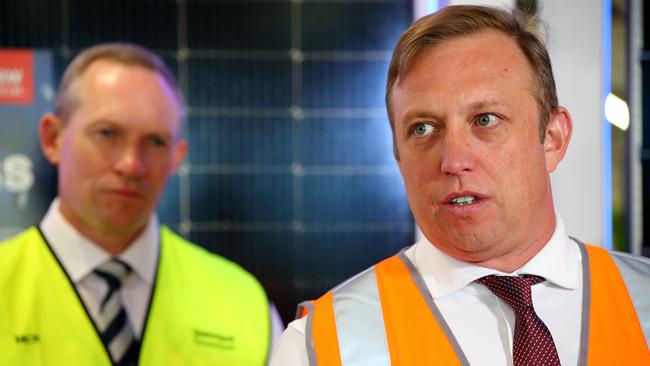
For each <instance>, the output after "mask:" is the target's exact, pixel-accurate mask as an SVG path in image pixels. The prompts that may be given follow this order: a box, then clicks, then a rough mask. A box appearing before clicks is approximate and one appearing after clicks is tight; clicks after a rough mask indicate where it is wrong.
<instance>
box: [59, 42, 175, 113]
mask: <svg viewBox="0 0 650 366" xmlns="http://www.w3.org/2000/svg"><path fill="white" fill-rule="evenodd" d="M99 60H108V61H112V62H116V63H120V64H123V65H127V66H138V67H143V68H145V69H147V70H151V71H153V72H155V73H157V74H160V75H161V76H162V77H163V78H164V80H165V81H166V82H167V84H168V85H169V87H170V88H171V89H172V90H173V91H174V95H175V96H176V99H177V100H178V103H179V106H180V107H181V111H182V113H184V112H183V111H184V104H183V97H182V95H181V92H180V90H179V89H178V85H177V84H176V79H175V78H174V75H173V74H172V73H171V71H170V70H169V68H168V67H167V65H166V64H165V62H164V61H163V60H162V59H161V58H160V57H159V56H158V55H156V54H155V53H153V52H152V51H150V50H148V49H146V48H144V47H141V46H138V45H136V44H132V43H126V42H115V43H102V44H98V45H96V46H93V47H90V48H87V49H85V50H84V51H82V52H81V53H79V54H78V55H77V56H76V57H75V58H74V59H73V60H72V62H70V64H69V65H68V67H67V68H66V69H65V72H64V73H63V77H61V82H60V84H59V90H58V92H57V96H56V106H55V113H56V114H57V115H58V116H59V117H61V119H62V121H63V123H64V125H65V124H66V123H67V121H68V120H69V118H70V116H71V115H72V113H73V112H74V110H75V109H76V108H77V107H78V105H79V98H78V96H77V95H75V93H74V92H72V90H71V89H70V87H71V86H72V84H73V83H74V82H75V80H77V79H79V78H80V77H81V76H83V74H84V73H85V72H86V70H87V69H88V67H90V65H91V64H92V63H93V62H95V61H99Z"/></svg>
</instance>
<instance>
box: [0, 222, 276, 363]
mask: <svg viewBox="0 0 650 366" xmlns="http://www.w3.org/2000/svg"><path fill="white" fill-rule="evenodd" d="M160 238H161V240H160V241H161V242H160V254H159V258H158V259H159V260H158V268H157V273H156V280H155V284H154V288H153V290H152V295H151V296H152V299H151V302H150V305H149V310H148V314H147V317H146V321H145V327H144V330H143V336H142V340H141V351H140V356H139V363H138V364H139V365H145V366H146V365H156V366H158V365H170V366H171V365H224V366H230V365H232V366H239V365H241V366H249V365H259V366H262V365H264V364H265V362H266V358H267V355H268V353H269V344H270V314H269V303H268V300H267V298H266V294H265V292H264V290H263V289H262V287H261V286H260V284H259V283H258V282H257V280H256V279H255V278H254V277H253V276H252V275H250V274H249V273H248V272H246V271H245V270H243V269H242V268H240V267H239V266H238V265H236V264H234V263H232V262H230V261H228V260H226V259H224V258H221V257H219V256H216V255H212V254H210V253H208V252H207V251H205V250H203V249H202V248H199V247H197V246H195V245H192V244H190V243H188V242H186V241H185V240H183V239H182V238H180V237H179V236H177V235H176V234H174V233H173V232H172V231H171V230H169V229H167V228H165V227H162V228H161V233H160ZM111 364H112V362H111V360H110V356H109V354H108V351H107V349H106V346H105V345H104V344H103V343H102V341H101V338H100V335H99V333H98V331H97V329H96V327H95V325H94V323H93V321H92V320H91V317H90V316H89V315H88V313H87V311H86V309H85V307H84V305H83V303H82V301H81V299H80V297H79V295H78V293H77V291H76V290H75V288H74V285H73V284H72V282H71V281H70V279H69V277H68V276H67V274H66V273H65V271H64V270H63V269H62V267H61V265H60V263H59V262H58V260H57V258H56V256H55V255H54V254H53V252H52V251H51V249H50V247H49V245H48V244H47V243H46V241H45V239H44V238H43V236H42V234H41V233H40V231H39V229H38V228H36V227H32V228H29V229H27V230H26V231H24V232H22V233H20V234H18V235H17V236H15V237H13V238H10V239H9V240H7V241H6V242H4V243H1V244H0V366H14V365H20V366H23V365H25V366H38V365H93V366H101V365H111Z"/></svg>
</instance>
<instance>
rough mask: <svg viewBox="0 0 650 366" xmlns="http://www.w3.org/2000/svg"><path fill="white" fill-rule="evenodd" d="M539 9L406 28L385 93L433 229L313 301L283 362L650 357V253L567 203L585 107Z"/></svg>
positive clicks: (325, 364) (415, 191) (448, 15)
mask: <svg viewBox="0 0 650 366" xmlns="http://www.w3.org/2000/svg"><path fill="white" fill-rule="evenodd" d="M533 25H534V24H533V21H532V20H531V19H530V18H526V17H524V16H523V15H519V14H514V13H513V14H511V13H508V12H507V11H504V10H500V9H495V8H489V7H480V6H450V7H446V8H444V9H443V10H441V11H439V12H437V13H435V14H432V15H430V16H427V17H424V18H422V19H420V20H418V21H417V22H415V23H414V24H413V25H411V27H410V28H409V29H408V30H406V32H405V33H404V34H403V35H402V37H401V39H400V40H399V42H398V44H397V46H396V47H395V50H394V52H393V57H392V61H391V65H390V68H389V70H388V83H387V88H386V104H387V109H388V115H389V118H390V121H391V127H392V129H393V139H394V151H395V157H396V159H397V163H398V165H399V168H400V171H401V174H402V177H403V179H404V183H405V186H406V191H407V195H408V199H409V203H410V206H411V209H412V211H413V215H414V216H415V220H416V221H417V223H418V225H419V227H420V228H421V229H422V232H423V234H424V237H425V239H423V240H422V241H420V242H418V243H416V244H415V245H413V246H411V247H410V248H407V249H406V250H404V251H402V252H400V253H399V254H397V255H396V256H394V257H391V258H389V259H387V260H384V261H382V262H380V263H378V264H376V265H375V266H373V267H372V268H370V269H368V270H366V271H365V272H362V273H360V274H359V275H357V276H355V277H353V278H351V279H350V280H348V281H346V282H344V283H343V284H341V285H339V286H337V287H336V288H334V289H333V290H331V291H329V292H328V293H326V294H325V295H324V296H322V297H321V298H320V299H318V300H316V301H311V302H306V303H304V304H302V305H301V308H300V312H299V315H301V317H300V319H298V320H296V321H294V322H292V323H291V324H290V326H289V328H288V329H287V330H286V331H285V333H284V334H283V336H282V338H281V340H280V344H279V346H278V348H277V349H276V351H275V354H274V356H273V358H272V363H271V364H272V365H275V366H278V365H283V366H293V365H321V366H336V365H373V366H383V365H409V366H410V365H454V364H462V365H468V364H471V365H512V364H514V365H516V366H519V365H559V364H560V363H561V364H562V365H576V364H579V365H585V364H603V365H605V364H607V365H613V364H617V365H641V364H644V365H648V364H650V354H649V351H648V338H649V337H650V285H648V284H649V283H650V261H648V259H645V258H640V257H633V256H629V255H625V254H620V253H609V252H607V251H605V250H603V249H600V248H597V247H593V246H589V245H585V244H583V243H581V242H580V241H578V240H576V239H572V238H570V237H569V236H568V235H567V232H566V231H565V227H564V224H563V222H562V219H561V218H560V216H559V215H558V214H557V213H556V211H555V208H554V205H553V198H552V194H551V182H550V177H549V174H550V173H551V172H552V171H554V170H555V168H556V167H557V166H558V164H559V163H560V161H561V160H562V158H563V157H564V154H565V152H566V150H567V147H568V145H569V141H570V139H571V133H572V121H571V116H570V115H569V112H568V111H567V109H566V108H564V107H562V106H559V105H558V101H557V95H556V89H555V82H554V79H553V73H552V68H551V63H550V59H549V56H548V53H547V50H546V48H545V46H544V44H543V42H542V41H541V40H540V39H539V38H538V37H537V36H536V35H535V34H534V33H532V32H531V29H532V28H533Z"/></svg>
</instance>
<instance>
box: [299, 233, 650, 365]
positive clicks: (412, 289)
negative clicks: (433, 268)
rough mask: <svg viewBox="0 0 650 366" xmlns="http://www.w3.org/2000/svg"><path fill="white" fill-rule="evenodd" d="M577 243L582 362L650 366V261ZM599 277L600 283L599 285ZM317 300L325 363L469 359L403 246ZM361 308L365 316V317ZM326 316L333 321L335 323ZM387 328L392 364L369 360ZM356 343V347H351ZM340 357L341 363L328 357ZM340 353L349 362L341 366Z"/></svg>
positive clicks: (315, 347)
mask: <svg viewBox="0 0 650 366" xmlns="http://www.w3.org/2000/svg"><path fill="white" fill-rule="evenodd" d="M576 241H577V240H576ZM577 242H578V246H579V247H580V250H581V252H582V258H583V260H582V263H583V285H584V290H583V307H582V313H583V314H589V316H583V321H582V335H581V354H580V359H579V365H586V364H593V365H600V364H621V365H623V364H625V365H637V364H638V365H650V352H649V351H648V345H647V333H646V335H645V336H644V333H643V332H644V330H642V329H641V324H643V325H644V327H645V326H646V325H647V324H648V322H649V320H648V318H650V311H649V310H648V304H649V303H650V301H649V298H650V294H649V291H648V285H647V283H648V280H647V279H648V276H649V275H650V273H649V272H650V262H648V263H646V262H645V261H643V260H640V259H638V258H632V257H626V256H625V255H621V254H616V253H612V254H610V253H608V252H607V251H605V250H603V249H602V248H598V247H593V246H585V245H584V244H582V243H581V242H579V241H577ZM592 283H597V284H598V286H595V287H593V286H591V284H592ZM374 287H376V288H377V290H378V291H377V293H378V296H377V295H376V293H375V290H374V289H373V288H374ZM628 292H629V295H628ZM337 296H341V297H339V298H338V299H337ZM630 296H631V297H632V299H631V298H630ZM378 299H380V301H379V302H377V300H378ZM337 302H338V303H337ZM313 305H314V306H313V307H311V306H309V305H308V306H307V307H308V311H309V315H308V318H307V332H306V339H307V343H308V347H307V348H308V352H310V360H311V358H312V355H313V358H314V359H315V358H316V357H318V364H319V365H321V366H323V365H337V366H338V365H344V366H347V365H382V366H383V365H388V364H389V365H393V366H403V365H420V364H422V365H424V364H426V365H453V364H455V365H457V364H462V365H468V364H469V363H468V362H467V359H466V357H465V355H464V353H463V352H462V351H461V350H460V347H459V346H458V343H457V341H456V339H455V337H454V336H453V334H452V333H451V331H450V329H449V327H448V325H447V324H446V322H445V321H444V319H443V318H442V315H441V314H440V311H439V310H438V308H437V307H436V305H435V303H434V301H433V299H432V298H431V295H430V294H429V292H428V290H427V289H426V285H425V283H424V279H423V278H422V277H421V276H420V274H419V273H418V272H417V270H416V269H415V267H414V265H413V264H412V263H411V262H410V260H409V259H408V258H407V257H406V256H405V255H404V253H403V251H402V252H400V253H399V254H398V255H397V256H395V257H391V258H388V259H386V260H384V261H382V262H381V263H379V264H377V265H376V266H375V267H373V268H371V269H370V270H368V271H366V272H363V273H362V274H361V275H359V276H356V277H354V278H353V279H351V280H349V281H347V282H345V283H344V284H343V285H341V286H339V287H337V288H335V289H334V290H332V292H329V293H328V294H326V295H325V296H323V297H321V298H320V299H319V300H317V301H315V302H313ZM360 305H362V306H360ZM378 305H379V306H378ZM635 307H636V311H635ZM358 309H363V311H359V310H358ZM315 310H317V311H315ZM366 312H372V314H366ZM319 313H320V314H321V315H320V316H319V315H318V314H319ZM339 313H341V315H342V316H343V317H344V318H341V317H340V315H339ZM361 313H364V314H363V317H357V316H358V314H361ZM314 314H316V316H314ZM377 316H382V317H383V323H384V324H383V326H382V325H381V324H379V325H373V326H368V324H364V325H361V324H362V323H364V322H367V321H370V322H372V323H373V324H377V319H376V317H377ZM312 318H313V319H312ZM319 318H320V320H319V321H316V320H315V319H319ZM326 319H330V320H329V324H327V321H326ZM334 319H336V320H334ZM342 319H345V321H343V320H342ZM361 319H364V320H363V321H361ZM317 323H318V324H317ZM640 323H641V324H640ZM348 328H357V329H348ZM370 328H372V329H370ZM337 333H338V336H337ZM341 334H345V336H343V337H341ZM379 334H380V335H381V336H383V337H385V339H386V342H387V343H388V350H389V352H388V353H387V354H388V355H389V357H390V363H378V362H377V361H376V359H372V361H367V360H368V359H370V357H376V356H377V352H380V351H378V349H379V348H378V347H377V345H376V344H372V345H371V344H369V343H368V342H366V340H367V339H368V336H369V335H372V339H373V342H374V343H381V342H379V340H380V339H381V338H382V337H379V336H378V335H379ZM314 335H315V336H316V337H315V339H314V342H312V341H311V339H312V337H314ZM318 338H320V340H318ZM344 342H345V343H344ZM348 343H349V344H354V346H353V347H348ZM339 344H345V347H346V348H345V350H341V351H339ZM310 345H311V348H310ZM370 350H372V351H370ZM343 352H345V353H346V354H345V355H343ZM383 354H384V355H385V354H386V351H383ZM333 355H335V361H336V363H333V362H334V361H331V362H327V361H323V360H325V357H333ZM339 355H341V356H340V357H341V358H344V359H345V360H346V362H344V363H342V364H341V363H340V360H339ZM352 356H353V357H352ZM366 357H368V359H366ZM380 362H385V361H380ZM310 364H311V365H312V366H314V365H316V364H317V363H315V362H313V363H310Z"/></svg>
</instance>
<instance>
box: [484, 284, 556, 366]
mask: <svg viewBox="0 0 650 366" xmlns="http://www.w3.org/2000/svg"><path fill="white" fill-rule="evenodd" d="M477 281H478V282H480V283H482V284H483V285H485V286H487V288H489V289H490V291H492V292H493V293H494V294H495V295H497V296H498V297H500V298H501V299H502V300H503V301H505V302H506V303H507V304H508V305H510V307H511V308H512V309H513V310H514V312H515V337H514V346H513V350H512V358H513V361H514V364H515V366H540V365H544V366H546V365H558V366H559V365H560V359H559V357H558V355H557V349H555V343H554V342H553V337H552V336H551V332H549V330H548V328H546V325H544V322H542V320H541V319H540V318H539V317H538V316H537V314H536V313H535V309H533V300H532V297H531V294H530V287H531V286H532V285H534V284H536V283H540V282H542V281H544V278H542V277H539V276H533V275H521V276H485V277H483V278H479V279H478V280H477Z"/></svg>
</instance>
